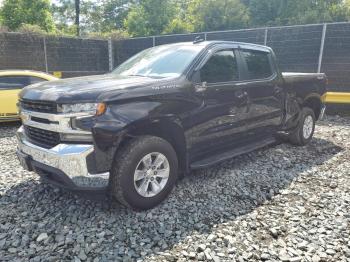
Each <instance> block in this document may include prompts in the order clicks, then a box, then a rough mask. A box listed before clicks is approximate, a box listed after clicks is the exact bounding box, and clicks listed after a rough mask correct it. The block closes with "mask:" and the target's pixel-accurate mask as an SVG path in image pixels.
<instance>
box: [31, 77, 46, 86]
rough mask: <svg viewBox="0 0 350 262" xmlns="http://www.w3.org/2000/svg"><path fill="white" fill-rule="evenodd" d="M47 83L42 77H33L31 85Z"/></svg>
mask: <svg viewBox="0 0 350 262" xmlns="http://www.w3.org/2000/svg"><path fill="white" fill-rule="evenodd" d="M44 81H47V80H45V79H44V78H40V77H36V76H31V77H30V84H31V85H32V84H36V83H40V82H44Z"/></svg>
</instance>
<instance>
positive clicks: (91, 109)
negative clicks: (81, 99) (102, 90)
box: [60, 103, 97, 114]
mask: <svg viewBox="0 0 350 262" xmlns="http://www.w3.org/2000/svg"><path fill="white" fill-rule="evenodd" d="M96 108H97V103H84V104H63V105H61V108H60V112H61V113H64V114H70V113H84V112H86V113H93V114H95V113H96Z"/></svg>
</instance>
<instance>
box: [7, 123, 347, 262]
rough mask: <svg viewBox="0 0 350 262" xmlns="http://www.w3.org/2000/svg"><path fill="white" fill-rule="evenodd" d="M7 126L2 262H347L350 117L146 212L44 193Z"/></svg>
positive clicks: (197, 182) (181, 188)
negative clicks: (300, 144)
mask: <svg viewBox="0 0 350 262" xmlns="http://www.w3.org/2000/svg"><path fill="white" fill-rule="evenodd" d="M15 130H16V126H10V127H4V126H2V127H0V156H1V157H0V174H1V180H0V260H2V261H28V260H29V261H137V260H138V261H188V260H199V261H209V260H210V261H215V262H216V261H260V260H265V261H266V260H270V261H313V262H317V261H350V238H349V233H350V173H349V172H350V161H349V160H350V139H349V135H350V118H339V117H328V118H327V120H325V121H323V122H321V123H319V125H318V126H317V132H316V134H315V138H314V140H313V141H312V143H311V144H310V145H308V146H306V147H293V146H291V145H289V144H281V145H278V146H276V147H271V148H266V149H263V150H260V151H257V152H253V153H250V154H247V155H244V156H241V157H237V158H235V159H232V160H230V161H226V162H224V163H222V164H220V165H216V166H214V167H212V168H210V169H207V170H202V171H197V172H194V173H193V174H191V175H190V176H188V177H186V178H184V179H183V180H181V181H179V182H178V185H177V186H176V188H175V190H174V192H173V193H172V194H171V196H170V197H169V199H168V200H167V201H165V202H164V203H163V204H162V205H160V206H159V207H157V208H155V209H153V210H150V211H147V212H139V213H137V212H133V211H131V210H128V209H125V208H123V207H122V206H120V205H119V204H117V203H115V204H113V205H112V208H111V207H110V206H108V205H105V204H104V203H101V202H93V201H89V200H86V199H83V198H81V197H78V196H74V195H72V194H70V193H68V192H63V191H61V190H58V189H55V188H52V187H50V186H48V185H43V184H41V183H40V182H39V181H38V178H37V176H36V175H35V174H33V173H30V172H26V171H24V170H23V169H22V168H21V167H20V166H19V163H18V161H17V159H16V157H15V148H16V140H15V136H14V134H15Z"/></svg>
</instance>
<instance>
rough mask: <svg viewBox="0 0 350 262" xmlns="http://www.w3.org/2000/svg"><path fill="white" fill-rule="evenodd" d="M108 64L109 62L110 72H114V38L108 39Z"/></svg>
mask: <svg viewBox="0 0 350 262" xmlns="http://www.w3.org/2000/svg"><path fill="white" fill-rule="evenodd" d="M108 62H109V71H112V70H113V46H112V38H109V39H108Z"/></svg>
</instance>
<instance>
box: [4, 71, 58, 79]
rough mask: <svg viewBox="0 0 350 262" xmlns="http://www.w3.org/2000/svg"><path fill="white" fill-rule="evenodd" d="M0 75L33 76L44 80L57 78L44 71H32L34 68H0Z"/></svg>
mask: <svg viewBox="0 0 350 262" xmlns="http://www.w3.org/2000/svg"><path fill="white" fill-rule="evenodd" d="M0 76H35V77H40V78H44V79H46V80H57V79H58V78H56V77H54V76H53V75H50V74H47V73H45V72H40V71H34V70H19V69H11V70H0Z"/></svg>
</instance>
